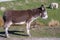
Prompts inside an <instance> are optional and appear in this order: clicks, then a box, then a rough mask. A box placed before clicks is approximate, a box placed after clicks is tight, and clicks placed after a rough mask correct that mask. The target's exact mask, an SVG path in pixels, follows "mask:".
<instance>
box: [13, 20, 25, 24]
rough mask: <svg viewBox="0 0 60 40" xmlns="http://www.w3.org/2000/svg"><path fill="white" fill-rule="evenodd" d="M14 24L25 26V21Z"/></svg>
mask: <svg viewBox="0 0 60 40" xmlns="http://www.w3.org/2000/svg"><path fill="white" fill-rule="evenodd" d="M14 24H25V21H23V22H18V23H14Z"/></svg>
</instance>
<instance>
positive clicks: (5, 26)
mask: <svg viewBox="0 0 60 40" xmlns="http://www.w3.org/2000/svg"><path fill="white" fill-rule="evenodd" d="M11 24H12V22H6V23H5V24H4V29H5V36H6V37H7V38H9V34H8V29H9V27H10V25H11Z"/></svg>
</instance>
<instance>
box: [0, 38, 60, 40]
mask: <svg viewBox="0 0 60 40" xmlns="http://www.w3.org/2000/svg"><path fill="white" fill-rule="evenodd" d="M0 40H60V38H1V37H0Z"/></svg>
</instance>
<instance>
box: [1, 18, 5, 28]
mask: <svg viewBox="0 0 60 40" xmlns="http://www.w3.org/2000/svg"><path fill="white" fill-rule="evenodd" d="M3 25H4V22H3V19H2V17H0V27H2V26H3Z"/></svg>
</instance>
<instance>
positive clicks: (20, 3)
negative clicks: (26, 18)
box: [0, 0, 60, 37]
mask: <svg viewBox="0 0 60 40" xmlns="http://www.w3.org/2000/svg"><path fill="white" fill-rule="evenodd" d="M52 2H57V3H58V4H60V0H15V1H12V2H1V3H0V7H5V8H6V10H12V9H13V10H27V9H34V8H38V7H40V5H41V4H44V5H45V7H48V6H49V4H50V3H52ZM46 9H47V11H48V16H49V18H48V19H47V20H43V19H41V18H38V21H39V22H42V23H44V24H46V25H47V23H48V22H49V21H50V20H51V19H54V20H58V21H59V22H60V5H59V8H58V9H50V8H46ZM2 15H3V11H1V10H0V16H2ZM11 28H12V30H20V28H19V26H17V27H14V28H13V27H11ZM54 28H56V27H52V28H49V27H44V28H43V29H41V30H40V31H38V30H37V29H36V31H31V33H32V35H33V36H39V37H44V36H46V37H48V36H49V37H50V36H52V37H55V36H56V37H60V32H59V30H60V29H59V28H60V27H58V28H57V29H58V31H55V30H57V29H55V30H54ZM1 29H2V28H0V33H1V31H3V29H2V30H1ZM24 30H25V29H24ZM47 30H48V31H47ZM33 32H34V33H33ZM17 33H18V32H17ZM54 33H55V34H54ZM19 34H20V33H18V34H17V35H19ZM40 34H41V35H40ZM13 36H16V35H13ZM18 37H19V36H18Z"/></svg>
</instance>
